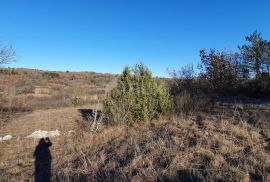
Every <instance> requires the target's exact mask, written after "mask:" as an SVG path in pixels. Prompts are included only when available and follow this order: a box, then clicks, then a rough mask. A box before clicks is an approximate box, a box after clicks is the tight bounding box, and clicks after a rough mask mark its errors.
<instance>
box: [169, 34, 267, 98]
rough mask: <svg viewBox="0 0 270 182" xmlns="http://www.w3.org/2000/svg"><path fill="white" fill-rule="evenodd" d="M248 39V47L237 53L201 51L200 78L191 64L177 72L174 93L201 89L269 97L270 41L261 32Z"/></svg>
mask: <svg viewBox="0 0 270 182" xmlns="http://www.w3.org/2000/svg"><path fill="white" fill-rule="evenodd" d="M245 40H246V44H244V45H241V46H238V51H235V52H232V51H226V50H223V51H218V50H216V49H210V50H209V51H206V50H205V49H201V50H200V59H201V62H200V64H199V65H198V68H199V73H198V75H197V76H195V72H194V70H193V67H192V66H191V65H188V66H184V67H183V68H181V69H180V70H179V71H178V72H175V71H174V72H173V74H172V75H173V77H174V78H177V79H178V83H177V84H176V85H174V92H180V91H181V90H183V89H185V90H188V91H191V89H193V90H194V89H198V88H199V89H200V90H204V91H205V92H208V93H212V94H218V95H242V96H249V97H269V96H270V41H269V40H265V39H264V38H263V37H262V36H261V33H259V32H258V31H255V32H253V33H252V34H251V35H249V36H246V37H245ZM198 82H199V83H198ZM191 86H192V87H191ZM195 87H196V88H195ZM175 89H176V91H175Z"/></svg>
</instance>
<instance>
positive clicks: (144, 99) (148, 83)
mask: <svg viewBox="0 0 270 182" xmlns="http://www.w3.org/2000/svg"><path fill="white" fill-rule="evenodd" d="M170 108H171V99H170V95H169V93H168V91H167V90H166V88H165V86H164V84H163V83H162V82H161V81H159V80H157V79H154V78H153V77H152V74H151V72H150V71H149V69H148V68H146V67H145V66H144V65H143V64H142V63H141V64H137V65H135V67H134V68H133V69H130V68H128V67H126V68H125V69H124V71H123V73H122V75H121V76H120V78H119V80H118V83H117V86H116V88H114V89H113V90H111V91H110V92H109V93H108V94H107V96H106V98H105V101H104V113H105V115H106V117H107V120H108V122H109V124H119V123H127V124H133V123H135V122H139V121H149V120H152V119H155V118H159V117H160V116H161V115H164V114H166V113H167V112H168V111H169V110H170Z"/></svg>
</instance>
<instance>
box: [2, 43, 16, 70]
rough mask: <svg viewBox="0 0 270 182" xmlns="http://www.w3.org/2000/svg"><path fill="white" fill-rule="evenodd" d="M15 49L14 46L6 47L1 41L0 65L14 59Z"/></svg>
mask: <svg viewBox="0 0 270 182" xmlns="http://www.w3.org/2000/svg"><path fill="white" fill-rule="evenodd" d="M14 56H15V51H14V50H13V48H12V47H5V46H3V45H1V42H0V65H3V64H8V63H10V62H13V61H15V60H14Z"/></svg>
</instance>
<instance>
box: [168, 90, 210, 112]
mask: <svg viewBox="0 0 270 182" xmlns="http://www.w3.org/2000/svg"><path fill="white" fill-rule="evenodd" d="M173 101H174V112H175V113H177V114H180V115H182V114H184V115H186V114H191V113H193V112H199V111H205V110H206V108H208V107H209V105H210V98H209V96H207V95H206V94H203V93H202V94H192V93H190V92H187V91H183V92H181V93H180V94H178V95H176V96H175V97H174V100H173Z"/></svg>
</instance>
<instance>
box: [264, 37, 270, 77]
mask: <svg viewBox="0 0 270 182" xmlns="http://www.w3.org/2000/svg"><path fill="white" fill-rule="evenodd" d="M263 64H264V70H265V72H266V73H267V74H268V75H270V41H265V46H264V53H263Z"/></svg>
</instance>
